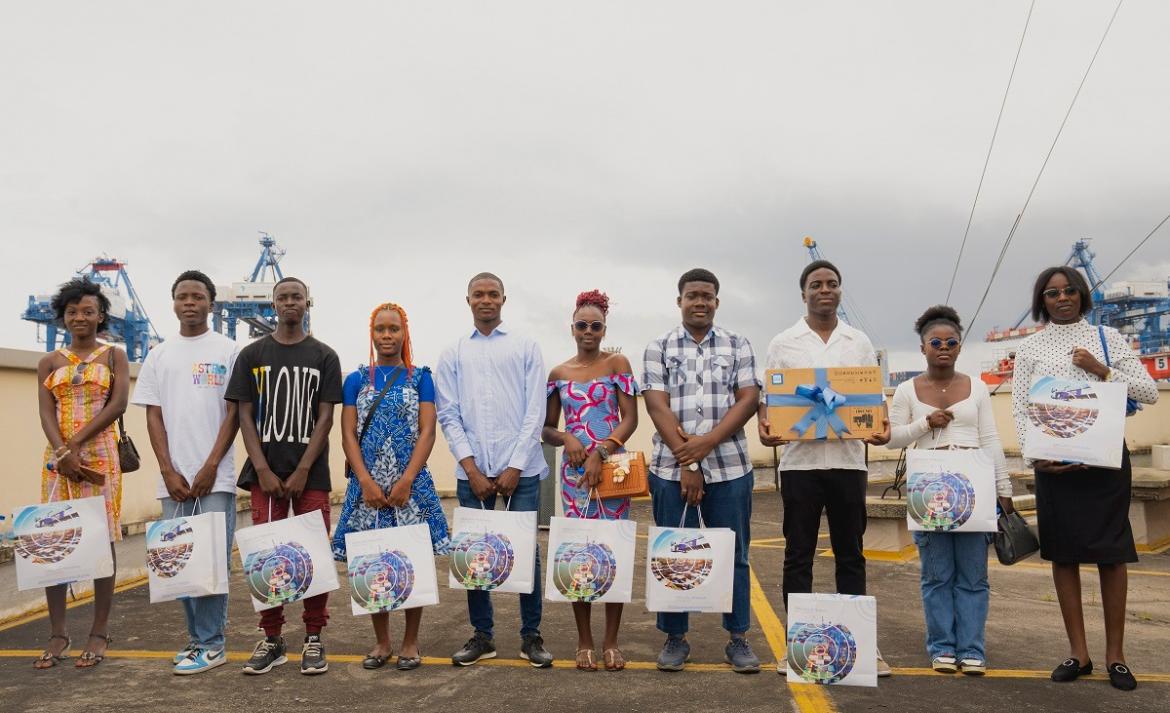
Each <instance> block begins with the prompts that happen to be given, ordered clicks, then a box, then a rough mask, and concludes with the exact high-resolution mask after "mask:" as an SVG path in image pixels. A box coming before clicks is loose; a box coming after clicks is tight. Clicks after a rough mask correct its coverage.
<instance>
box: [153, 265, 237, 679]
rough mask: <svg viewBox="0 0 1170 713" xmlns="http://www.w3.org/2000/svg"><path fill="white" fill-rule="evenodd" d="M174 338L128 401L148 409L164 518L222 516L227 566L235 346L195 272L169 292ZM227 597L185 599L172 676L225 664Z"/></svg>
mask: <svg viewBox="0 0 1170 713" xmlns="http://www.w3.org/2000/svg"><path fill="white" fill-rule="evenodd" d="M171 297H172V299H173V301H174V309H175V316H176V317H178V318H179V334H178V336H175V337H171V338H170V339H168V340H167V341H165V342H163V343H162V344H160V345H159V346H157V347H155V348H154V349H152V350H150V353H149V354H147V356H146V361H145V362H143V364H142V370H141V371H140V372H139V373H138V383H137V385H136V386H135V388H134V398H133V403H136V404H138V405H139V406H145V407H146V426H147V431H148V432H149V434H150V445H151V447H152V448H153V449H154V454H155V456H156V458H157V459H158V464H159V470H160V471H161V474H162V479H161V481H160V482H159V485H158V498H159V500H160V501H161V503H162V516H163V518H166V519H170V518H175V517H182V516H190V515H193V514H195V513H196V507H198V512H199V513H206V512H222V513H224V519H225V520H226V522H227V537H226V542H227V550H226V551H225V552H224V553H223V556H224V557H225V558H226V559H227V560H229V561H230V559H231V547H232V534H233V533H234V532H235V526H236V472H235V471H236V468H235V462H234V460H233V458H232V443H233V441H234V440H235V437H236V430H237V428H238V427H239V422H238V419H237V416H236V404H235V402H234V401H225V400H224V392H225V391H226V389H227V385H228V377H229V376H230V375H231V370H232V366H233V365H234V364H235V361H236V355H237V354H238V353H239V345H237V344H236V342H235V341H233V340H231V339H228V338H227V337H225V336H223V335H222V334H219V333H217V332H214V331H212V330H211V329H210V328H209V327H208V325H207V316H208V314H209V313H210V312H211V308H212V305H213V304H214V303H215V285H214V284H212V282H211V279H210V278H208V277H207V275H204V274H203V273H202V272H199V271H197V270H189V271H187V272H184V273H183V274H181V275H179V278H178V279H177V280H175V283H174V285H173V286H172V287H171ZM227 599H228V598H227V595H226V594H219V595H211V596H206V597H193V598H187V599H183V600H182V602H183V610H184V612H185V613H186V615H187V633H188V636H189V638H188V642H187V645H186V646H185V647H183V649H182V650H181V651H179V653H177V654H176V655H175V657H174V664H175V667H174V672H175V673H176V674H179V675H189V674H195V673H201V672H203V671H209V670H211V669H213V668H216V667H218V666H221V665H223V664H225V663H227V657H226V656H225V655H224V630H225V628H226V627H227Z"/></svg>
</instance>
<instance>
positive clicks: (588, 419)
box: [544, 290, 638, 671]
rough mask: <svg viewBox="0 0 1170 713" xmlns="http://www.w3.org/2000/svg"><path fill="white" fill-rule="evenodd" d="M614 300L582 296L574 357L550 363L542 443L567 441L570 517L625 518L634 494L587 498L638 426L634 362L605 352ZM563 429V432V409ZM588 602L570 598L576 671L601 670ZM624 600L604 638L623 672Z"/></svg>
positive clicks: (612, 609) (611, 662) (564, 487)
mask: <svg viewBox="0 0 1170 713" xmlns="http://www.w3.org/2000/svg"><path fill="white" fill-rule="evenodd" d="M608 314H609V298H608V297H607V296H606V295H605V293H603V292H598V291H597V290H592V291H590V292H583V293H581V294H580V295H578V296H577V308H576V311H575V312H573V322H572V324H571V325H570V326H569V332H570V334H571V335H572V336H573V339H574V340H576V342H577V355H576V356H575V357H573V358H572V359H570V360H568V361H566V362H565V363H563V364H560V365H559V366H556V367H554V368H553V370H552V372H551V373H549V375H548V410H547V417H546V419H545V424H544V441H545V442H546V443H549V444H552V445H554V446H564V449H565V453H564V457H563V458H562V460H561V505H562V508H563V510H564V513H565V517H576V518H593V519H596V518H598V517H604V518H606V519H623V520H624V519H626V518H628V517H629V511H630V499H629V498H613V499H609V500H604V501H602V500H599V499H597V498H593V499H590V491H591V490H592V489H593V488H594V487H596V485H597V483H598V482H600V480H601V462H602V461H603V460H604V459H605V458H606V457H608V455H609V454H610V453H617V452H621V451H622V444H623V443H625V442H626V441H627V440H629V438H630V436H631V435H633V433H634V430H635V429H637V428H638V406H637V402H636V400H635V398H634V397H635V396H636V395H637V393H638V385H637V384H636V383H635V382H634V375H633V373H632V369H631V368H630V361H629V359H627V358H626V357H624V356H622V355H621V354H614V353H611V352H605V351H602V350H601V340H602V339H604V338H605V318H606V316H607V315H608ZM562 410H563V411H564V414H565V430H564V431H559V430H557V427H558V426H559V425H560V418H561V411H562ZM590 613H591V604H590V603H588V602H573V616H574V617H575V618H576V621H577V668H578V669H580V670H582V671H596V670H597V663H596V661H595V660H594V658H593V648H594V645H593V631H592V627H591V626H590ZM621 619H622V605H621V604H606V605H605V639H604V640H603V642H602V645H601V646H602V659H603V661H604V663H605V670H607V671H620V670H622V669H623V668H625V665H626V661H625V658H624V657H623V656H622V652H621V650H620V649H618V647H617V635H618V627H619V626H620V625H621Z"/></svg>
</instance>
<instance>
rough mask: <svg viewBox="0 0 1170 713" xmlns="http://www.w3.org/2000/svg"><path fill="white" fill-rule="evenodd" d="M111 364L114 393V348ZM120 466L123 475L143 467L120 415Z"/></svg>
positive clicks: (111, 385)
mask: <svg viewBox="0 0 1170 713" xmlns="http://www.w3.org/2000/svg"><path fill="white" fill-rule="evenodd" d="M109 363H110V393H111V394H112V393H113V392H114V348H113V347H110V349H109ZM118 465H119V470H120V471H121V472H123V473H133V472H134V471H136V470H138V469H139V468H140V467H141V465H142V460H141V459H140V458H139V457H138V448H137V447H136V446H135V445H134V441H133V440H132V439H131V438H130V434H129V433H126V424H125V423H123V422H122V416H121V415H120V414H119V415H118Z"/></svg>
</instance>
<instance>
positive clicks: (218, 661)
mask: <svg viewBox="0 0 1170 713" xmlns="http://www.w3.org/2000/svg"><path fill="white" fill-rule="evenodd" d="M225 663H227V655H226V654H224V651H223V649H217V650H215V651H208V650H206V649H194V650H192V651H191V653H189V654H187V658H185V659H183V660H182V661H180V662H179V663H177V664H175V668H174V671H175V675H176V676H190V675H192V674H196V673H203V672H204V671H210V670H211V669H213V668H218V667H220V666H223V665H224V664H225Z"/></svg>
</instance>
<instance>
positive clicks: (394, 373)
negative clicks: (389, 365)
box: [358, 366, 402, 448]
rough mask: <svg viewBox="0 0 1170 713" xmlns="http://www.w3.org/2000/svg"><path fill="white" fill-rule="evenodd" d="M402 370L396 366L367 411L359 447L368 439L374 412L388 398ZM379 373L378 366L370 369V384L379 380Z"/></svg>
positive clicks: (359, 433) (359, 437)
mask: <svg viewBox="0 0 1170 713" xmlns="http://www.w3.org/2000/svg"><path fill="white" fill-rule="evenodd" d="M400 371H402V367H401V366H396V367H394V371H392V372H390V376H389V377H388V378H387V379H386V383H385V384H383V385H382V390H381V391H379V392H378V396H377V397H376V398H375V399H374V402H373V403H372V404H370V410H369V411H367V412H366V417H365V419H364V420H363V421H362V430H361V431H359V432H358V447H359V448H360V447H361V445H362V441H364V440H365V439H366V430H367V429H369V427H370V421H372V420H373V419H374V412H375V411H377V410H378V407H379V406H381V405H382V399H384V398H386V392H387V391H389V390H390V387H391V386H393V385H394V382H395V381H397V380H398V372H400ZM377 375H378V367H374V368H373V369H372V370H371V371H370V386H371V387H372V386H373V385H374V383H375V381H376V380H377Z"/></svg>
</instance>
